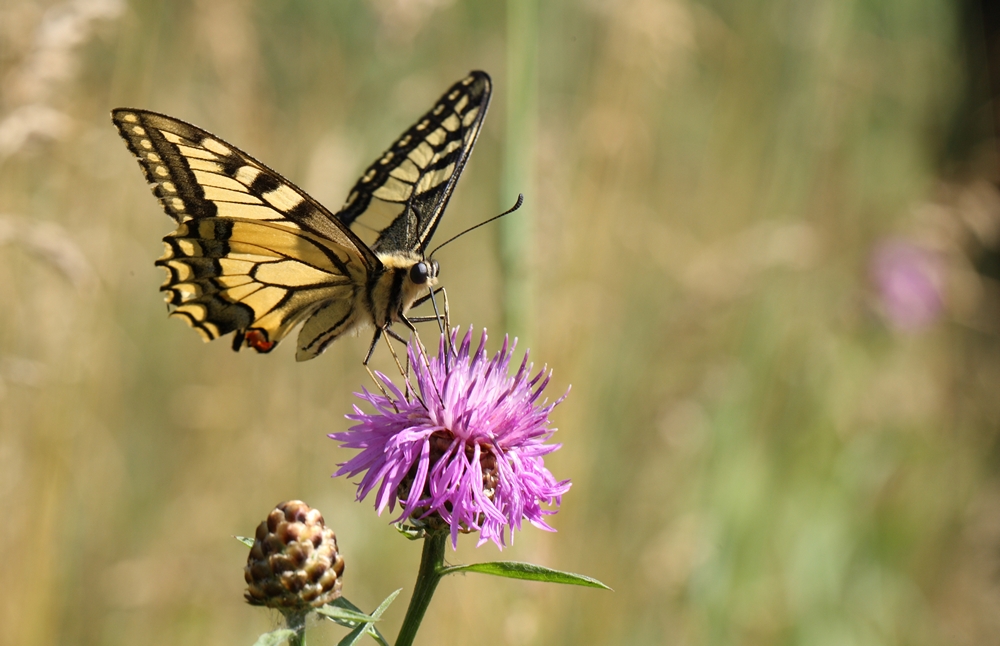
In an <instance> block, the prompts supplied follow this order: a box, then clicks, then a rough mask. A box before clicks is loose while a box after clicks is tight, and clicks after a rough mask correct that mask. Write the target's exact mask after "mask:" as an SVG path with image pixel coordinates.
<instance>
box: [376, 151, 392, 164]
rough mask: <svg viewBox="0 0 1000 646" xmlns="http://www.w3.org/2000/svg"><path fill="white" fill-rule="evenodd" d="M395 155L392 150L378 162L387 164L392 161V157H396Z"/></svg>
mask: <svg viewBox="0 0 1000 646" xmlns="http://www.w3.org/2000/svg"><path fill="white" fill-rule="evenodd" d="M395 155H396V154H395V153H394V152H392V151H391V150H390V151H389V152H387V153H386V154H385V155H384V156H383V157H382V159H380V160H378V163H380V164H382V165H383V166H385V165H386V164H388V163H389V162H391V161H392V158H393V157H395Z"/></svg>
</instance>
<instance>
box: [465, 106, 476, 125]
mask: <svg viewBox="0 0 1000 646" xmlns="http://www.w3.org/2000/svg"><path fill="white" fill-rule="evenodd" d="M477 114H479V108H472V109H471V110H469V111H468V112H466V113H465V116H464V117H462V125H463V126H471V125H472V122H473V121H475V120H476V115H477Z"/></svg>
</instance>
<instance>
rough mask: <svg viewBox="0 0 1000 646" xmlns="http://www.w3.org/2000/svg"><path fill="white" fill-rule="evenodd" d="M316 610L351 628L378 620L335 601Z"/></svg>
mask: <svg viewBox="0 0 1000 646" xmlns="http://www.w3.org/2000/svg"><path fill="white" fill-rule="evenodd" d="M316 612H317V613H318V614H321V615H323V616H324V617H326V618H327V619H332V620H333V621H336V622H337V623H338V624H340V625H341V626H348V627H351V628H353V627H354V626H357V625H358V624H370V623H372V622H373V621H378V618H377V617H372V616H371V615H366V614H365V613H363V612H361V611H360V610H357V609H351V608H345V607H343V606H341V605H339V604H337V602H336V601H334V602H333V603H328V604H326V605H325V606H323V607H322V608H317V609H316Z"/></svg>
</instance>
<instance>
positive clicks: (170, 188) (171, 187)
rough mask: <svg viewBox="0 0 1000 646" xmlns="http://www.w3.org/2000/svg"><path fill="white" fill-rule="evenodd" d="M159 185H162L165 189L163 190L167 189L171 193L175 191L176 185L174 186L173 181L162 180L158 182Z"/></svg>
mask: <svg viewBox="0 0 1000 646" xmlns="http://www.w3.org/2000/svg"><path fill="white" fill-rule="evenodd" d="M160 186H162V187H163V190H165V191H169V192H171V193H176V192H177V187H176V186H174V183H173V182H163V183H162V184H160Z"/></svg>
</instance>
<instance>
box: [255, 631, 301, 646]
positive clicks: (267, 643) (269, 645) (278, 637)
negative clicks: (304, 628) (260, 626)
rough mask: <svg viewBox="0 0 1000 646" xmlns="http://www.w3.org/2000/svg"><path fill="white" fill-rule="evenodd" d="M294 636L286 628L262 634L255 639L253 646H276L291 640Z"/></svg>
mask: <svg viewBox="0 0 1000 646" xmlns="http://www.w3.org/2000/svg"><path fill="white" fill-rule="evenodd" d="M294 635H295V631H294V630H289V629H287V628H279V629H277V630H272V631H271V632H269V633H264V634H263V635H261V636H260V637H258V638H257V641H255V642H254V644H253V646H278V644H284V643H285V642H286V641H288V640H289V639H291V638H292V637H293V636H294Z"/></svg>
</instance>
